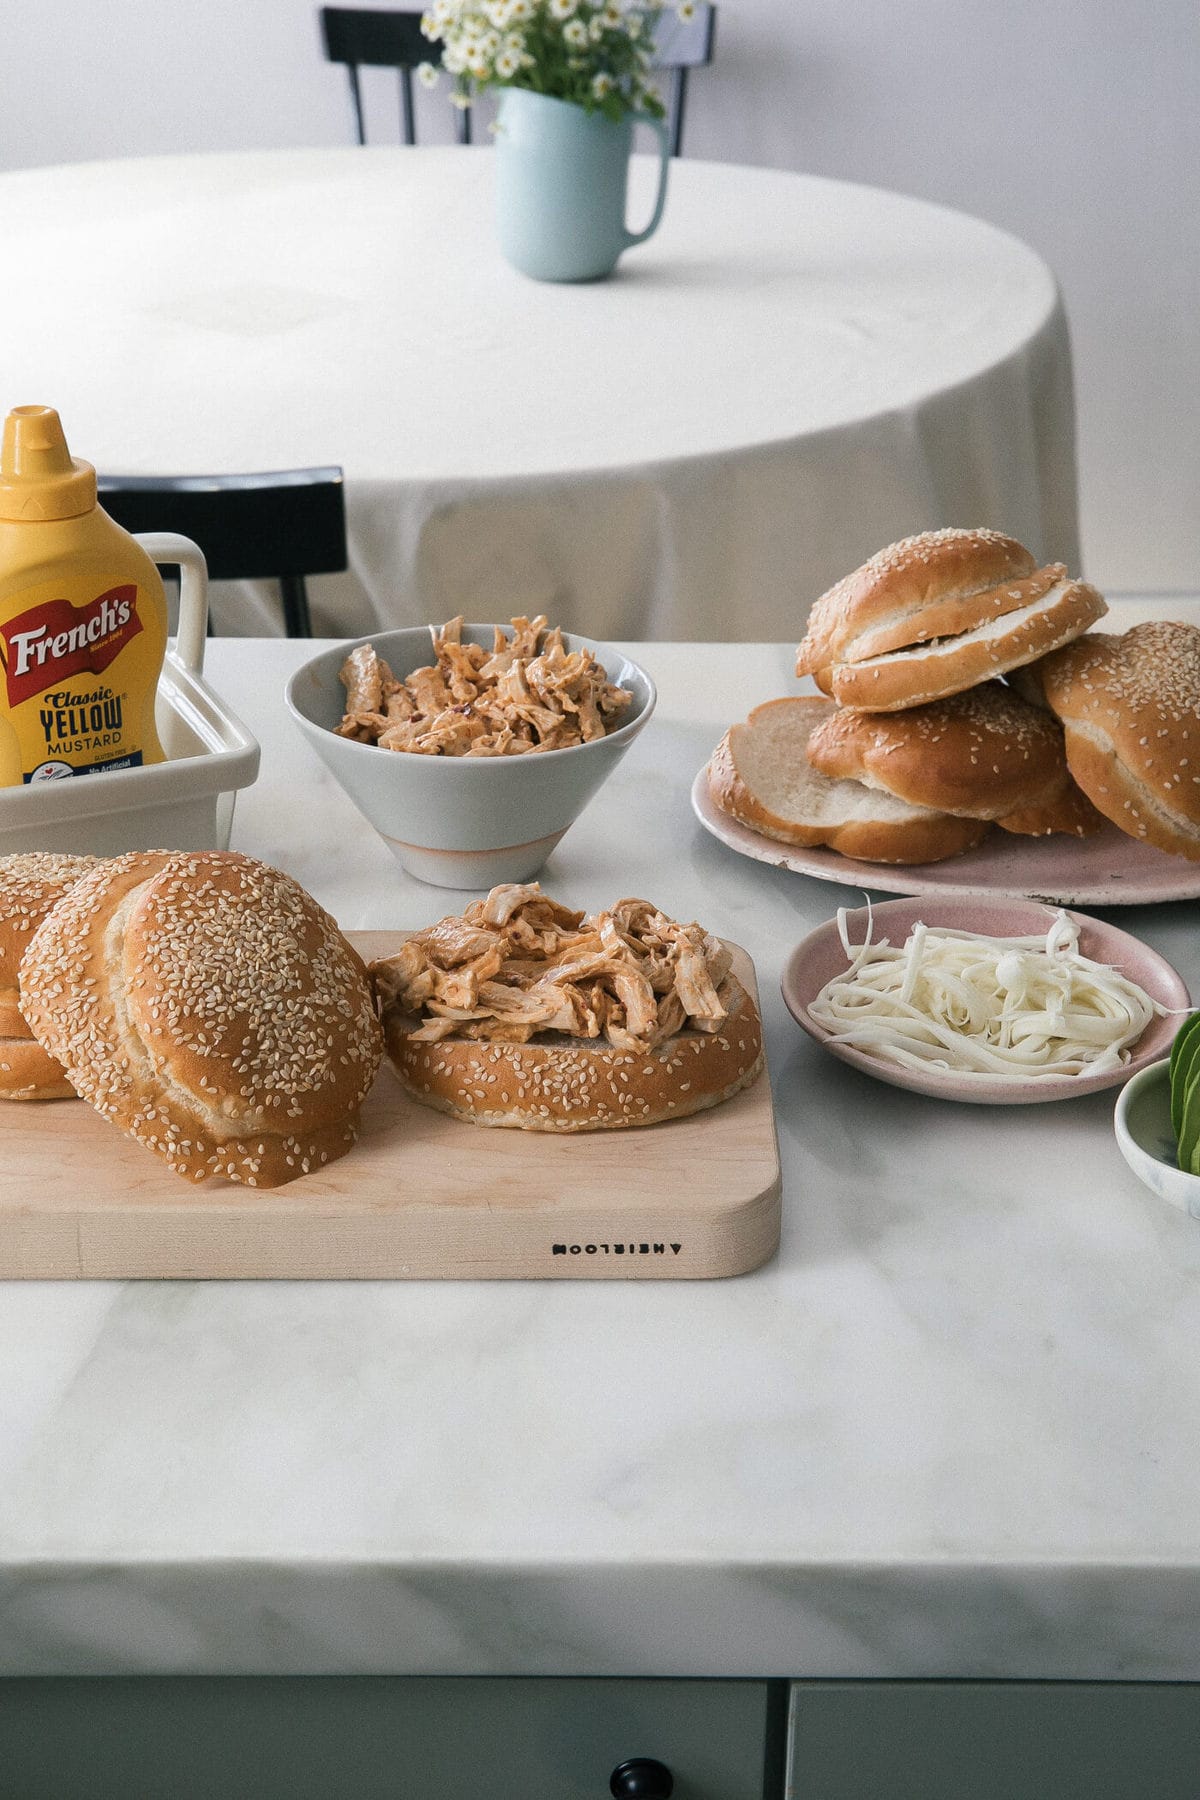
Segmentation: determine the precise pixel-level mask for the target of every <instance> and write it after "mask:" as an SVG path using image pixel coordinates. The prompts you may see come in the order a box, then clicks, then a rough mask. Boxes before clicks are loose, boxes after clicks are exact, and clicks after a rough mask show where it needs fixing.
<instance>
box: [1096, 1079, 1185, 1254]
mask: <svg viewBox="0 0 1200 1800" xmlns="http://www.w3.org/2000/svg"><path fill="white" fill-rule="evenodd" d="M1115 1124H1116V1132H1117V1143H1118V1144H1119V1145H1120V1147H1121V1155H1122V1156H1123V1157H1124V1158H1125V1161H1126V1162H1127V1163H1128V1164H1129V1167H1130V1168H1131V1169H1132V1170H1133V1172H1134V1174H1135V1175H1136V1176H1137V1178H1138V1180H1139V1181H1140V1182H1142V1183H1143V1184H1144V1185H1145V1186H1146V1187H1148V1188H1149V1189H1150V1192H1151V1193H1152V1194H1157V1195H1158V1197H1159V1199H1160V1200H1165V1201H1167V1203H1168V1204H1169V1205H1170V1206H1177V1207H1178V1208H1179V1210H1180V1212H1185V1213H1187V1214H1189V1215H1190V1217H1191V1218H1193V1219H1200V1175H1188V1174H1187V1173H1186V1172H1185V1171H1184V1170H1183V1169H1181V1168H1180V1167H1179V1166H1178V1164H1177V1163H1176V1161H1175V1153H1176V1146H1175V1133H1174V1132H1173V1131H1172V1130H1171V1076H1170V1059H1169V1058H1164V1059H1163V1061H1162V1062H1156V1063H1151V1064H1150V1067H1149V1068H1148V1069H1143V1070H1142V1072H1141V1074H1140V1075H1135V1076H1134V1078H1133V1080H1132V1081H1131V1082H1129V1083H1128V1085H1127V1086H1125V1087H1123V1088H1122V1089H1121V1097H1120V1099H1119V1100H1118V1101H1117V1111H1116V1119H1115Z"/></svg>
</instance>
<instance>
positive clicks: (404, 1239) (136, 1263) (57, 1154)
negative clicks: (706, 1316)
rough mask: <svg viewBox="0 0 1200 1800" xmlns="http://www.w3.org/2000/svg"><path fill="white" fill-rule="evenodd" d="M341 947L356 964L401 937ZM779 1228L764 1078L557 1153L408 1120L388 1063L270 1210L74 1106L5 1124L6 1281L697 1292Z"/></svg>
mask: <svg viewBox="0 0 1200 1800" xmlns="http://www.w3.org/2000/svg"><path fill="white" fill-rule="evenodd" d="M348 935H349V937H350V940H351V942H352V943H353V944H354V945H355V946H356V948H357V949H358V951H359V953H360V955H362V956H363V957H364V958H366V959H367V960H368V961H369V960H370V959H371V958H372V957H377V956H388V955H390V954H392V953H393V952H394V951H395V950H396V949H397V948H398V947H399V945H400V944H401V943H403V941H404V938H405V937H406V936H407V935H408V934H407V933H405V932H397V931H391V932H382V931H370V932H350V933H349V934H348ZM734 956H735V960H734V970H735V972H736V974H737V975H738V976H739V978H740V979H741V981H742V982H743V984H744V985H745V986H746V987H747V988H749V990H750V992H751V993H752V994H754V995H755V998H756V999H757V986H756V984H755V980H754V969H753V965H752V964H751V962H750V959H749V957H748V956H747V955H746V953H745V952H744V951H743V950H739V949H737V948H736V947H735V948H734ZM779 1211H780V1186H779V1153H778V1149H777V1146H776V1142H775V1120H774V1115H773V1112H772V1109H771V1090H770V1085H769V1083H768V1081H767V1077H766V1075H765V1073H764V1074H763V1075H762V1076H760V1077H759V1079H758V1080H757V1081H756V1082H755V1083H754V1085H753V1087H751V1088H748V1089H746V1090H745V1091H744V1092H743V1093H741V1094H738V1095H736V1096H735V1098H734V1099H732V1100H728V1101H726V1102H725V1104H724V1105H722V1106H717V1107H714V1108H712V1110H711V1111H709V1112H704V1113H698V1114H697V1115H696V1116H695V1117H694V1118H690V1119H679V1120H677V1121H674V1122H672V1123H671V1124H666V1125H650V1126H645V1127H642V1128H639V1129H635V1130H627V1131H590V1132H581V1133H578V1134H574V1135H570V1136H565V1137H556V1136H552V1135H550V1134H548V1133H545V1132H537V1131H501V1130H494V1129H493V1130H488V1129H486V1128H484V1127H481V1126H477V1125H465V1124H462V1123H460V1122H459V1121H458V1120H456V1119H452V1118H449V1117H448V1116H447V1115H446V1114H445V1113H439V1112H433V1111H431V1110H430V1109H429V1108H428V1107H424V1106H419V1105H418V1104H417V1103H416V1102H415V1101H414V1100H411V1099H410V1098H409V1097H408V1095H407V1094H406V1093H405V1092H404V1090H403V1088H402V1087H401V1086H400V1083H399V1082H398V1081H397V1080H396V1078H395V1076H394V1075H393V1074H392V1072H391V1069H390V1067H389V1066H388V1065H387V1064H386V1063H385V1065H384V1067H383V1069H382V1070H381V1072H380V1075H379V1079H378V1081H377V1082H376V1084H375V1087H374V1089H373V1090H372V1092H371V1094H370V1095H369V1096H368V1099H367V1103H366V1105H365V1107H364V1108H363V1117H362V1135H361V1137H360V1139H359V1141H358V1143H357V1144H356V1145H355V1147H354V1149H353V1150H351V1151H350V1153H349V1154H348V1155H347V1156H344V1157H342V1158H341V1159H340V1160H339V1161H338V1162H336V1163H334V1164H332V1165H331V1167H329V1168H328V1169H326V1170H323V1171H322V1172H321V1173H320V1174H312V1175H306V1176H303V1177H302V1178H301V1179H300V1180H298V1181H294V1182H292V1183H291V1184H290V1185H289V1186H287V1187H283V1188H275V1189H270V1190H259V1189H256V1188H246V1187H238V1186H236V1185H234V1184H233V1183H231V1182H224V1181H212V1182H206V1183H204V1184H203V1185H202V1186H193V1185H192V1183H190V1182H187V1181H184V1180H182V1179H181V1178H180V1177H179V1176H177V1175H173V1174H172V1173H171V1171H170V1170H169V1169H168V1168H167V1167H166V1165H165V1164H164V1163H162V1162H160V1161H159V1159H158V1158H157V1157H156V1156H154V1155H153V1154H152V1153H151V1152H150V1151H148V1150H144V1149H143V1148H142V1147H141V1145H140V1144H136V1143H134V1142H133V1140H132V1139H131V1138H127V1137H126V1136H125V1135H124V1133H123V1132H120V1131H118V1130H117V1129H116V1128H115V1127H114V1126H112V1125H109V1124H108V1123H107V1122H106V1121H105V1120H104V1119H102V1118H101V1117H100V1115H99V1114H98V1113H96V1112H93V1110H92V1108H91V1107H90V1106H87V1105H86V1104H85V1103H84V1102H83V1101H77V1100H62V1101H52V1102H42V1103H35V1102H27V1103H24V1104H21V1103H16V1102H13V1103H10V1104H8V1105H0V1278H3V1279H6V1280H11V1279H14V1278H15V1279H23V1280H63V1281H91V1280H117V1279H128V1278H142V1279H154V1278H164V1277H165V1278H173V1279H180V1280H184V1279H186V1280H222V1281H224V1280H304V1281H312V1280H318V1281H344V1280H379V1279H388V1280H397V1279H400V1280H426V1279H439V1280H481V1279H484V1280H500V1279H528V1278H533V1279H551V1280H555V1279H558V1280H597V1279H598V1280H605V1279H608V1280H612V1279H618V1280H619V1279H630V1278H632V1279H635V1280H676V1281H678V1280H700V1279H707V1278H711V1277H713V1276H722V1275H741V1274H744V1273H746V1271H748V1270H750V1269H755V1268H757V1267H758V1266H759V1265H760V1264H761V1263H763V1262H765V1261H766V1260H767V1258H768V1257H770V1256H771V1255H773V1253H774V1251H775V1249H776V1247H777V1245H778V1242H779Z"/></svg>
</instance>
